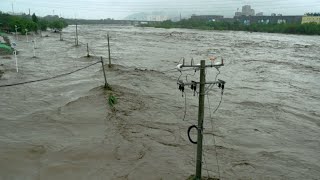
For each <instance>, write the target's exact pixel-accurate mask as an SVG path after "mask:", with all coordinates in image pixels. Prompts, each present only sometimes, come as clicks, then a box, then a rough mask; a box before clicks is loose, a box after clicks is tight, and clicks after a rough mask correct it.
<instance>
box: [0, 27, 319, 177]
mask: <svg viewBox="0 0 320 180" xmlns="http://www.w3.org/2000/svg"><path fill="white" fill-rule="evenodd" d="M108 32H109V33H110V36H111V49H112V61H113V63H114V64H117V65H118V66H116V67H115V68H113V69H109V70H107V77H108V81H109V82H110V84H111V85H113V86H114V91H115V92H114V94H116V96H118V98H119V103H118V105H117V106H116V109H117V110H118V111H117V112H116V114H114V112H112V111H111V110H110V108H109V107H108V105H107V101H106V100H105V94H104V92H103V91H102V89H101V88H100V86H101V85H102V84H103V76H102V72H101V66H99V65H96V66H93V67H90V68H88V69H85V70H83V71H80V72H77V73H75V74H72V75H69V76H65V77H62V78H59V79H54V80H50V81H44V82H39V83H34V84H26V85H22V86H15V87H6V88H1V89H0V92H1V93H0V107H1V108H0V115H1V116H0V125H1V127H0V128H1V130H0V147H1V148H0V149H1V150H0V167H1V169H2V170H1V171H0V174H1V175H0V177H1V178H0V179H20V178H21V177H24V178H26V179H50V178H51V179H58V178H59V179H103V178H105V177H110V179H141V178H146V179H160V178H164V179H183V178H186V177H187V176H189V175H190V174H192V173H193V172H194V168H195V167H194V165H195V160H194V154H195V146H193V145H191V143H189V142H188V139H187V137H186V130H187V128H188V126H190V125H191V124H195V123H196V119H197V97H196V96H195V97H194V96H193V92H191V91H190V90H187V91H186V95H187V101H186V102H187V103H186V104H187V113H186V119H185V121H182V119H183V116H184V105H185V101H184V100H185V99H184V98H183V97H181V93H180V92H179V91H178V89H177V87H176V80H177V78H178V77H179V75H180V73H178V72H175V71H172V70H171V69H173V68H174V67H175V66H176V65H177V64H178V62H179V60H180V59H181V57H185V58H186V62H189V61H188V60H190V59H191V58H194V59H195V61H196V62H198V61H199V60H200V59H208V57H209V56H212V55H214V56H222V57H223V58H224V59H225V66H224V67H222V68H220V71H221V74H220V75H219V79H223V80H225V81H226V82H227V84H226V89H225V92H224V96H223V101H222V105H221V107H220V108H219V110H218V111H217V112H216V113H215V114H213V122H214V128H213V129H212V126H211V122H212V121H211V119H210V114H209V111H210V109H211V111H212V110H213V109H214V108H215V107H216V106H217V104H218V102H219V100H220V90H219V89H218V88H215V89H213V91H212V92H210V93H209V99H210V102H211V106H210V109H209V106H208V104H206V106H207V109H206V110H205V111H206V119H205V127H206V129H205V133H206V134H205V142H204V144H205V145H204V151H205V152H204V160H205V163H204V168H205V170H203V174H204V175H208V174H209V176H211V177H212V176H215V177H218V176H219V173H218V166H217V161H216V156H215V151H214V148H215V147H216V148H217V154H218V164H219V170H220V176H221V179H266V178H267V179H268V178H270V179H317V178H318V177H319V176H320V170H319V169H320V167H319V166H320V165H319V162H320V158H319V157H320V153H319V149H320V140H319V137H320V131H319V130H320V112H319V109H320V91H319V89H320V79H319V74H320V58H319V57H320V37H319V36H297V35H283V34H265V33H248V32H232V31H225V32H219V31H214V32H210V31H200V30H183V29H170V30H166V29H154V28H137V27H127V26H120V27H119V26H104V25H95V26H79V41H80V42H81V46H80V47H74V27H73V26H69V27H68V28H67V29H65V30H64V34H63V38H64V41H59V35H58V34H53V33H47V34H48V35H49V37H43V38H39V37H37V46H38V48H37V49H36V52H37V58H32V45H31V44H30V43H26V40H25V39H24V37H20V41H18V47H17V48H18V50H19V55H18V60H19V69H20V71H19V73H16V72H15V66H14V62H13V59H3V58H2V59H1V64H4V65H3V67H4V69H5V70H6V71H5V73H4V74H3V76H2V78H1V80H0V84H1V85H2V84H10V83H15V82H22V81H28V80H34V79H39V78H44V77H50V76H54V75H57V74H61V73H65V72H69V71H72V70H74V69H77V68H81V67H84V66H86V65H88V64H90V63H92V62H95V61H97V60H99V57H100V56H103V57H105V60H106V58H107V54H108V51H107V40H106V39H107V33H108ZM86 43H88V44H89V49H90V53H91V54H92V57H91V58H85V57H84V56H85V55H86ZM208 62H209V61H208ZM137 68H138V69H137ZM145 69H147V70H145ZM151 70H154V71H151ZM216 73H217V71H216V70H215V69H208V71H207V80H214V78H215V75H216ZM187 74H191V75H189V76H188V78H189V79H190V80H197V79H198V76H197V74H198V73H196V75H195V76H192V74H193V72H184V73H183V75H182V78H183V79H185V76H186V75H187ZM124 102H125V103H124ZM206 103H207V101H206ZM212 133H213V134H215V140H216V146H214V143H213V138H212V135H211V134H212ZM72 172H73V173H72Z"/></svg>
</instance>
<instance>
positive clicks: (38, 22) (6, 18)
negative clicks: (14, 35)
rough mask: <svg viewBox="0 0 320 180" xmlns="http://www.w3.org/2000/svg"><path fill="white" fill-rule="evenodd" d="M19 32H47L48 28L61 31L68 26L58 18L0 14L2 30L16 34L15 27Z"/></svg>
mask: <svg viewBox="0 0 320 180" xmlns="http://www.w3.org/2000/svg"><path fill="white" fill-rule="evenodd" d="M16 26H17V27H18V28H17V32H20V33H22V34H25V32H26V29H27V30H28V31H29V32H30V31H38V30H42V31H46V30H47V29H48V28H51V29H57V30H61V29H63V28H65V27H67V26H68V24H67V23H66V21H65V20H64V19H63V18H59V17H58V16H52V17H49V16H47V17H44V18H38V17H37V16H36V15H35V14H33V15H32V16H29V15H19V16H15V15H14V16H13V15H9V14H6V13H2V12H0V28H1V29H3V30H5V31H8V32H15V31H16V30H15V27H16Z"/></svg>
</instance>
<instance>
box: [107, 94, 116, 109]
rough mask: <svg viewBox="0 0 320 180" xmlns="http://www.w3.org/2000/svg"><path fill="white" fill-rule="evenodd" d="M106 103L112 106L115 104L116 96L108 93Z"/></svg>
mask: <svg viewBox="0 0 320 180" xmlns="http://www.w3.org/2000/svg"><path fill="white" fill-rule="evenodd" d="M108 103H109V106H110V107H112V108H113V107H114V105H115V104H117V98H116V97H115V96H114V95H112V94H110V95H109V97H108Z"/></svg>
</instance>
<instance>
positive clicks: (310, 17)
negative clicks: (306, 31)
mask: <svg viewBox="0 0 320 180" xmlns="http://www.w3.org/2000/svg"><path fill="white" fill-rule="evenodd" d="M305 23H317V24H320V14H306V15H305V16H303V17H302V21H301V24H305Z"/></svg>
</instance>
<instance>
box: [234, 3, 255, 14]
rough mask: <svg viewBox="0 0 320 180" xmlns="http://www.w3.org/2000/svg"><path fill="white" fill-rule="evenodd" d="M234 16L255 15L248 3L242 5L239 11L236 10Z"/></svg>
mask: <svg viewBox="0 0 320 180" xmlns="http://www.w3.org/2000/svg"><path fill="white" fill-rule="evenodd" d="M235 16H255V10H254V9H251V6H250V5H245V6H242V11H241V12H236V13H235Z"/></svg>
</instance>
